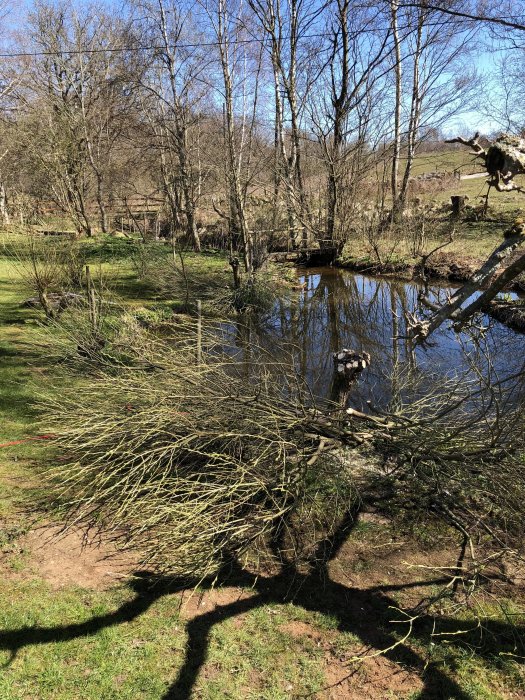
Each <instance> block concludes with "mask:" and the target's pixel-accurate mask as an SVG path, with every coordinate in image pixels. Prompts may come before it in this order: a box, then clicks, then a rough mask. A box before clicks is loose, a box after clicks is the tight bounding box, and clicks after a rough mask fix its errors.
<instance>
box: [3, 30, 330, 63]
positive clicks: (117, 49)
mask: <svg viewBox="0 0 525 700" xmlns="http://www.w3.org/2000/svg"><path fill="white" fill-rule="evenodd" d="M331 36H333V35H332V34H331V33H328V32H324V33H320V34H307V35H304V36H302V37H300V39H301V40H304V39H321V38H323V37H324V38H327V37H331ZM282 38H283V39H285V40H288V39H290V37H282ZM267 41H268V39H267V37H264V38H260V39H259V38H256V37H252V38H250V39H235V40H234V41H229V42H228V43H229V45H244V44H254V43H259V44H263V43H266V42H267ZM222 45H223V42H220V41H201V42H199V43H189V44H174V45H172V46H169V47H168V48H170V49H199V48H212V47H217V46H222ZM165 50H166V45H159V46H156V45H152V46H114V47H111V46H108V47H107V48H99V49H64V50H62V51H17V52H14V53H0V58H36V57H38V56H61V55H64V54H66V55H71V56H73V55H80V54H97V53H123V52H126V51H129V52H134V51H165Z"/></svg>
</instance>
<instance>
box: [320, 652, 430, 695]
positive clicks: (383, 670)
mask: <svg viewBox="0 0 525 700" xmlns="http://www.w3.org/2000/svg"><path fill="white" fill-rule="evenodd" d="M362 655H363V661H362V662H361V663H359V665H357V666H356V665H349V664H348V663H344V662H343V661H339V660H337V659H334V658H333V657H327V658H326V659H325V662H324V673H325V676H326V688H325V689H324V690H322V691H321V692H320V693H317V695H316V698H317V700H363V699H364V698H367V700H385V698H399V699H401V698H408V697H409V696H412V695H413V694H415V693H416V692H419V691H421V690H422V688H423V681H422V680H421V678H420V677H419V676H418V675H417V674H416V673H414V672H413V671H412V672H410V671H407V670H406V669H405V668H403V667H402V666H400V665H399V664H396V663H394V662H393V661H389V660H388V659H386V658H385V657H384V656H375V657H370V656H369V657H368V658H367V657H366V651H365V650H364V651H363V652H362Z"/></svg>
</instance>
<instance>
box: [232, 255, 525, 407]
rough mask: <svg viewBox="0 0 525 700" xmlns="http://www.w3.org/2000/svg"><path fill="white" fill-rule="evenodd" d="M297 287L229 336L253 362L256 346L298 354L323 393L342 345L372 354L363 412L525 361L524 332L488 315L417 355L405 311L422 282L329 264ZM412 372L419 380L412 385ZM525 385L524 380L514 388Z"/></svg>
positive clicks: (359, 402) (314, 387)
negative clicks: (471, 328) (478, 326)
mask: <svg viewBox="0 0 525 700" xmlns="http://www.w3.org/2000/svg"><path fill="white" fill-rule="evenodd" d="M297 286H298V287H300V286H302V287H303V288H302V289H301V290H300V291H299V290H298V291H294V292H292V293H291V294H290V295H289V296H287V297H284V298H281V299H279V300H278V301H277V303H276V304H275V307H274V308H273V311H272V313H271V314H269V316H267V317H266V318H264V319H257V320H255V319H250V320H249V321H247V320H243V321H241V322H239V324H237V325H234V326H230V327H229V329H230V330H229V335H230V334H231V335H230V341H231V342H232V344H233V346H234V347H235V348H236V351H237V352H238V353H239V359H240V360H241V362H243V363H244V364H248V365H249V364H250V362H252V361H253V354H252V353H251V351H250V350H249V349H250V348H255V347H261V348H263V349H265V350H269V351H271V352H272V353H273V354H276V355H277V356H279V355H282V356H283V357H284V355H285V354H286V355H291V356H292V357H293V362H294V366H295V369H296V372H297V373H298V375H299V376H300V377H301V378H302V379H303V380H304V381H305V382H306V383H307V384H308V386H309V387H310V389H311V391H312V394H314V395H315V396H316V397H320V398H331V397H333V391H334V386H333V379H334V362H333V357H332V355H333V353H334V352H337V351H338V350H340V349H341V348H343V347H346V348H351V349H352V350H355V351H359V352H360V351H366V352H368V353H369V354H370V355H371V365H370V367H369V368H368V369H366V370H365V371H364V372H363V373H362V375H361V377H360V379H359V381H358V382H356V384H355V385H354V386H353V388H352V391H351V395H350V398H349V401H350V403H351V404H352V405H354V406H355V407H357V408H360V409H364V408H366V406H367V405H368V404H367V402H369V401H370V402H372V404H373V405H375V406H377V407H385V406H386V405H388V403H389V402H390V401H391V400H392V398H393V397H396V398H400V397H401V398H402V399H406V400H410V396H407V395H406V394H407V392H410V391H417V392H422V393H425V392H426V391H428V389H429V388H432V387H435V386H436V385H439V384H440V383H444V382H445V380H451V379H454V380H455V381H457V382H459V383H461V382H464V383H466V382H477V383H478V384H479V382H483V381H485V380H486V379H487V378H490V379H491V380H493V381H501V380H504V379H505V378H507V377H510V376H512V375H514V374H516V373H517V372H519V371H520V370H521V369H522V368H523V367H524V365H525V335H522V334H519V333H516V332H515V331H512V330H511V329H509V328H507V327H506V326H504V325H503V324H501V323H499V322H497V321H495V320H493V319H491V318H489V317H488V316H484V317H482V332H479V331H477V330H475V331H474V332H468V331H465V332H462V333H459V334H457V333H454V332H453V331H452V330H450V329H449V327H448V326H447V325H444V326H442V328H441V329H438V330H437V331H436V332H435V333H434V334H433V335H432V337H431V342H430V343H429V344H428V346H426V347H424V348H423V347H418V348H417V349H416V350H415V353H414V354H413V355H412V354H411V352H410V347H409V343H408V342H407V340H406V338H404V336H406V335H407V328H406V322H405V318H406V313H407V312H410V313H413V312H415V310H416V306H417V294H418V291H419V286H418V285H417V284H416V283H414V282H406V281H400V280H395V279H392V278H384V277H383V278H378V277H370V276H366V275H362V274H355V273H352V272H349V271H346V270H341V269H337V268H331V267H322V268H308V269H305V270H300V271H298V285H297ZM453 291H454V290H453V289H452V288H450V287H440V286H437V285H436V286H434V287H433V288H432V294H431V296H432V297H433V298H434V300H435V299H441V300H443V299H445V297H446V295H447V294H449V293H452V292H453ZM409 369H410V370H411V371H410V372H408V370H409ZM408 374H410V375H411V377H412V378H414V377H417V382H415V383H414V382H413V381H412V382H406V381H405V379H406V377H407V376H408ZM416 386H417V389H416V388H415V387H416ZM520 386H521V380H519V381H518V382H517V383H516V387H515V388H516V389H519V388H520Z"/></svg>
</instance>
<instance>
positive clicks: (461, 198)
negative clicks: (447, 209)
mask: <svg viewBox="0 0 525 700" xmlns="http://www.w3.org/2000/svg"><path fill="white" fill-rule="evenodd" d="M466 199H467V198H466V196H465V195H460V194H454V195H452V197H451V198H450V201H451V203H452V216H453V217H454V218H459V217H460V216H461V214H462V213H463V212H464V210H465V202H466Z"/></svg>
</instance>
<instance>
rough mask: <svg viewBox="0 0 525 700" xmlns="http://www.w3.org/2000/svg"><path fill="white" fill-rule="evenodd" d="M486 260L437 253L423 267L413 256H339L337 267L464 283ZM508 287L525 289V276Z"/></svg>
mask: <svg viewBox="0 0 525 700" xmlns="http://www.w3.org/2000/svg"><path fill="white" fill-rule="evenodd" d="M521 254H522V251H516V253H514V255H512V256H511V257H510V259H509V264H510V263H511V262H512V261H513V260H515V258H516V257H519V255H521ZM483 262H484V261H483V260H481V259H479V258H475V257H470V256H462V255H458V254H457V253H436V255H433V256H432V258H431V259H430V260H428V261H427V263H426V265H425V267H424V268H422V267H421V264H420V263H419V262H417V263H414V262H412V261H410V260H403V259H401V260H393V261H387V262H384V263H379V262H374V261H372V260H370V259H369V258H340V259H338V260H337V261H336V265H337V267H342V268H344V269H347V270H353V271H355V272H364V273H365V274H369V275H392V276H396V277H399V278H401V279H409V280H411V279H416V280H417V279H421V278H422V277H423V273H424V275H425V276H426V277H427V278H428V279H430V280H436V281H443V282H454V283H457V284H463V283H464V282H467V281H468V280H469V279H470V278H471V277H472V275H473V274H474V272H476V270H478V269H479V267H481V265H482V264H483ZM506 290H507V291H513V292H524V291H525V278H523V277H520V278H518V279H517V280H514V281H513V282H512V283H511V284H510V285H508V286H507V288H506Z"/></svg>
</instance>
